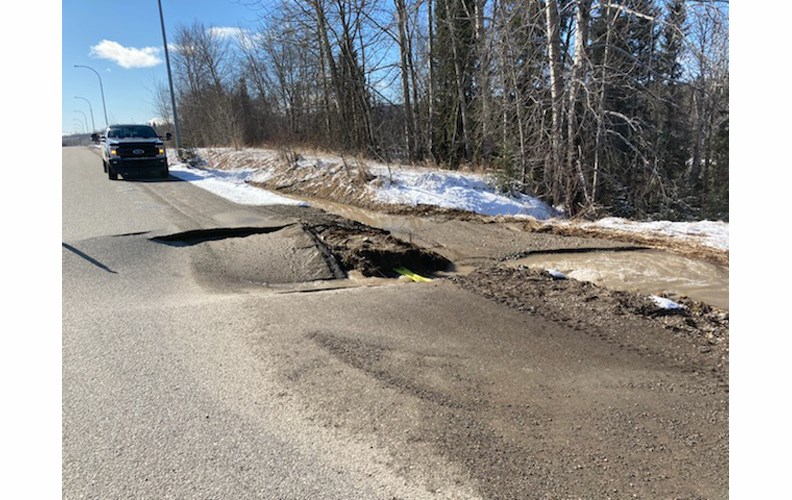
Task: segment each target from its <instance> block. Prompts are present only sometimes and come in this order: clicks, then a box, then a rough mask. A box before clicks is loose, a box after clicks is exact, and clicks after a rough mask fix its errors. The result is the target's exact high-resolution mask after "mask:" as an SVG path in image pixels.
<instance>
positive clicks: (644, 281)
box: [506, 250, 729, 309]
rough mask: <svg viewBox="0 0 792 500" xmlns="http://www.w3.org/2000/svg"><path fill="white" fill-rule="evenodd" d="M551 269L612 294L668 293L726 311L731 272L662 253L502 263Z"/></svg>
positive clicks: (576, 255)
mask: <svg viewBox="0 0 792 500" xmlns="http://www.w3.org/2000/svg"><path fill="white" fill-rule="evenodd" d="M506 264H507V265H508V266H512V267H517V266H525V267H530V268H535V269H555V270H558V271H561V272H562V273H564V275H566V276H567V277H568V278H572V279H576V280H579V281H590V282H592V283H595V284H597V285H600V286H603V287H606V288H612V289H614V290H622V291H633V292H638V293H645V294H650V295H659V294H661V293H666V294H668V295H669V297H671V298H672V299H673V298H674V297H681V296H687V297H689V298H690V299H692V300H696V301H700V302H704V303H706V304H709V305H712V306H715V307H719V308H722V309H728V308H729V269H728V268H727V267H724V266H719V265H717V264H712V263H710V262H706V261H702V260H696V259H689V258H686V257H681V256H679V255H676V254H672V253H669V252H663V251H660V250H635V251H632V250H631V251H623V252H601V251H597V252H585V253H563V254H535V255H530V256H528V257H525V258H521V259H516V260H512V261H509V262H508V263H506Z"/></svg>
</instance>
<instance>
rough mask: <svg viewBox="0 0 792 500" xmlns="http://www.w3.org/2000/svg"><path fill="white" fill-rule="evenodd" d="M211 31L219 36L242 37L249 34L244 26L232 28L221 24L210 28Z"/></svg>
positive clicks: (213, 34)
mask: <svg viewBox="0 0 792 500" xmlns="http://www.w3.org/2000/svg"><path fill="white" fill-rule="evenodd" d="M209 33H210V34H211V35H212V36H216V37H217V38H242V37H243V36H244V35H246V34H247V30H243V29H242V28H232V27H229V26H221V27H214V28H209Z"/></svg>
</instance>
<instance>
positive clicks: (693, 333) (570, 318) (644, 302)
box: [450, 266, 729, 386]
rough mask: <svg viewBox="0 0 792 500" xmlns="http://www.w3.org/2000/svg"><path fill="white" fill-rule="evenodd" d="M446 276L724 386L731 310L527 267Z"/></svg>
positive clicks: (496, 297) (488, 294)
mask: <svg viewBox="0 0 792 500" xmlns="http://www.w3.org/2000/svg"><path fill="white" fill-rule="evenodd" d="M450 281H451V282H453V283H454V284H456V285H457V286H460V287H462V288H463V289H466V290H469V291H471V292H473V293H476V294H478V295H481V296H484V297H486V298H488V299H490V300H494V301H496V302H499V303H502V304H505V305H507V306H509V307H511V308H514V309H517V310H520V311H526V312H530V313H531V314H536V315H539V316H541V317H544V318H546V319H548V320H550V321H553V322H557V323H560V324H563V325H566V326H568V327H570V328H572V329H573V330H576V331H579V332H581V333H582V334H585V335H589V336H592V337H596V338H599V339H601V340H604V341H606V342H608V343H610V344H614V345H617V346H618V347H620V348H623V349H627V350H630V351H634V352H638V353H639V354H644V355H648V356H649V355H650V356H653V357H660V358H664V359H666V360H667V361H669V362H670V363H672V364H674V365H676V366H678V367H680V368H682V369H683V370H685V371H690V372H704V373H709V374H711V375H713V376H715V377H716V378H717V379H718V380H719V381H721V382H722V383H723V385H724V386H728V372H729V313H728V312H727V311H724V310H722V309H718V308H715V307H711V306H709V305H707V304H704V303H702V302H695V301H692V300H689V299H682V300H680V303H681V304H682V305H684V306H685V307H684V308H683V309H676V310H669V309H662V308H660V307H658V306H657V305H656V304H655V303H654V302H653V301H651V300H650V299H649V298H648V297H647V296H645V295H639V294H636V293H631V292H624V291H617V290H609V289H607V288H603V287H600V286H597V285H595V284H593V283H589V282H584V281H576V280H573V279H555V278H553V277H552V276H551V275H550V274H549V273H547V272H545V271H538V270H533V269H528V268H518V269H511V268H507V267H503V266H498V267H490V268H487V269H478V270H476V271H474V272H473V273H471V274H469V275H467V276H456V277H452V278H450Z"/></svg>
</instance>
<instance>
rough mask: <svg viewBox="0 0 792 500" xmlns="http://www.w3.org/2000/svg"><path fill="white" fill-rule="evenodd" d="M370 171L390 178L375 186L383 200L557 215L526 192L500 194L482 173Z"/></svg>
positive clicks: (542, 216)
mask: <svg viewBox="0 0 792 500" xmlns="http://www.w3.org/2000/svg"><path fill="white" fill-rule="evenodd" d="M370 170H371V173H373V174H374V175H377V176H378V177H380V178H382V179H387V181H386V182H383V183H382V185H381V186H380V187H379V188H377V189H376V193H375V199H376V201H378V202H380V203H386V204H400V205H412V206H416V205H433V206H437V207H442V208H452V209H458V210H466V211H469V212H474V213H477V214H481V215H490V216H497V215H504V216H512V217H530V218H534V219H537V220H548V219H551V218H553V217H557V216H558V214H557V213H556V211H555V210H553V209H552V208H551V207H550V206H549V205H547V204H545V203H544V202H542V201H540V200H539V199H537V198H533V197H531V196H527V195H516V196H508V195H505V194H500V193H498V192H497V191H496V189H495V187H494V186H493V185H492V183H491V182H490V180H489V178H487V177H486V176H483V175H479V174H472V173H459V172H447V171H439V170H423V169H421V170H415V169H409V168H403V167H400V168H398V169H391V170H390V172H389V171H388V169H387V167H385V166H382V165H377V166H373V167H370Z"/></svg>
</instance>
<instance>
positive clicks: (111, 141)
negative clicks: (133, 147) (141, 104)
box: [107, 137, 162, 145]
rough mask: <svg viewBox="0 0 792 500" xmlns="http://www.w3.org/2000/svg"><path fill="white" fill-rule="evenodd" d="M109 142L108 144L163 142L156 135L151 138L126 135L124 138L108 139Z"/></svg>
mask: <svg viewBox="0 0 792 500" xmlns="http://www.w3.org/2000/svg"><path fill="white" fill-rule="evenodd" d="M107 143H108V144H115V145H121V144H133V143H134V144H140V143H145V144H162V139H159V138H156V137H154V138H150V139H144V138H142V137H125V138H123V139H107Z"/></svg>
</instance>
